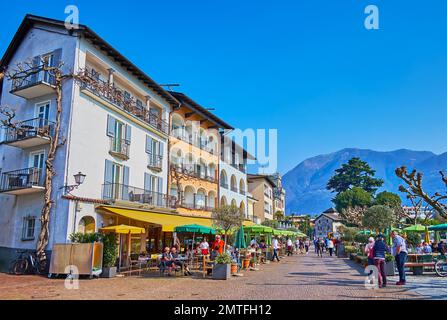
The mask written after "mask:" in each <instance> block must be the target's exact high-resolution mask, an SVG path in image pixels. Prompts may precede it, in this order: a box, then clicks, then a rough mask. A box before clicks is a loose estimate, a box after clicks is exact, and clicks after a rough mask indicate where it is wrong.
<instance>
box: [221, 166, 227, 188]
mask: <svg viewBox="0 0 447 320" xmlns="http://www.w3.org/2000/svg"><path fill="white" fill-rule="evenodd" d="M220 186H221V187H222V188H225V189H228V178H227V173H226V172H225V170H222V171H221V172H220Z"/></svg>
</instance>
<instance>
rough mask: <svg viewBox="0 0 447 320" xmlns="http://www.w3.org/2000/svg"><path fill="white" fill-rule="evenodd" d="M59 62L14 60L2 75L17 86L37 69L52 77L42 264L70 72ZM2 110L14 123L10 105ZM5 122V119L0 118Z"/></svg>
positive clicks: (40, 250) (40, 243)
mask: <svg viewBox="0 0 447 320" xmlns="http://www.w3.org/2000/svg"><path fill="white" fill-rule="evenodd" d="M62 66H63V63H62V62H60V63H59V64H58V65H55V66H52V65H49V64H48V61H45V60H43V59H42V60H41V61H40V63H39V64H38V65H34V64H33V62H30V61H25V62H23V63H18V64H17V65H16V67H15V68H14V69H12V70H6V72H5V74H4V76H5V77H6V79H8V80H10V81H12V82H13V83H14V84H15V85H18V86H20V85H21V84H23V83H26V81H29V79H30V78H31V77H33V76H34V75H37V74H39V73H45V74H47V75H48V76H49V77H50V78H51V79H52V80H53V81H52V84H53V85H54V88H55V90H56V119H55V125H54V132H53V135H51V134H48V136H47V137H48V138H49V140H50V147H49V150H48V157H47V159H46V161H45V182H44V184H45V185H44V187H45V192H44V204H43V207H42V211H41V215H40V225H41V228H40V234H39V237H38V242H37V248H36V249H37V250H36V251H37V256H38V258H39V261H40V264H41V266H42V267H43V268H44V267H45V266H46V262H47V256H46V253H45V249H46V247H47V245H48V241H49V234H50V231H49V224H50V211H51V207H52V205H53V203H54V200H53V199H52V197H51V194H52V191H53V178H54V176H55V175H56V172H55V168H54V160H55V158H56V152H57V150H58V148H59V147H60V146H61V144H63V142H62V143H61V141H63V139H62V138H61V133H60V129H61V116H62V84H63V81H64V80H65V79H67V78H69V77H71V76H72V75H64V74H63V72H62V70H61V69H62ZM2 110H3V112H2V114H3V115H5V116H6V120H4V121H6V123H7V124H10V125H12V126H14V124H13V123H12V119H13V118H14V117H15V112H12V111H11V110H12V109H10V108H7V107H3V108H2ZM3 123H5V122H3Z"/></svg>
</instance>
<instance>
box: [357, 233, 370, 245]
mask: <svg viewBox="0 0 447 320" xmlns="http://www.w3.org/2000/svg"><path fill="white" fill-rule="evenodd" d="M369 237H371V236H370V235H367V234H356V235H355V237H354V240H355V242H358V243H363V244H365V243H368V239H369Z"/></svg>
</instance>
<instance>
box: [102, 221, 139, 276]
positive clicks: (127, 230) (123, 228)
mask: <svg viewBox="0 0 447 320" xmlns="http://www.w3.org/2000/svg"><path fill="white" fill-rule="evenodd" d="M99 231H100V232H103V233H116V234H118V235H119V243H120V244H119V262H118V266H119V268H120V270H121V254H122V239H121V235H122V234H128V235H129V248H128V251H129V252H128V254H129V253H130V236H131V235H132V234H143V233H145V232H146V230H145V229H144V228H140V227H134V226H127V225H124V224H121V225H117V226H110V227H105V228H100V229H99Z"/></svg>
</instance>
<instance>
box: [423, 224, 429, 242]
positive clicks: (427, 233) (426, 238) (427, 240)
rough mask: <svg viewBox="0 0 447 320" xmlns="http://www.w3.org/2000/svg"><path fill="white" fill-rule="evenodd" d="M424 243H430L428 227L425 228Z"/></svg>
mask: <svg viewBox="0 0 447 320" xmlns="http://www.w3.org/2000/svg"><path fill="white" fill-rule="evenodd" d="M424 241H425V242H426V243H430V233H429V231H428V227H425V239H424Z"/></svg>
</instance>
